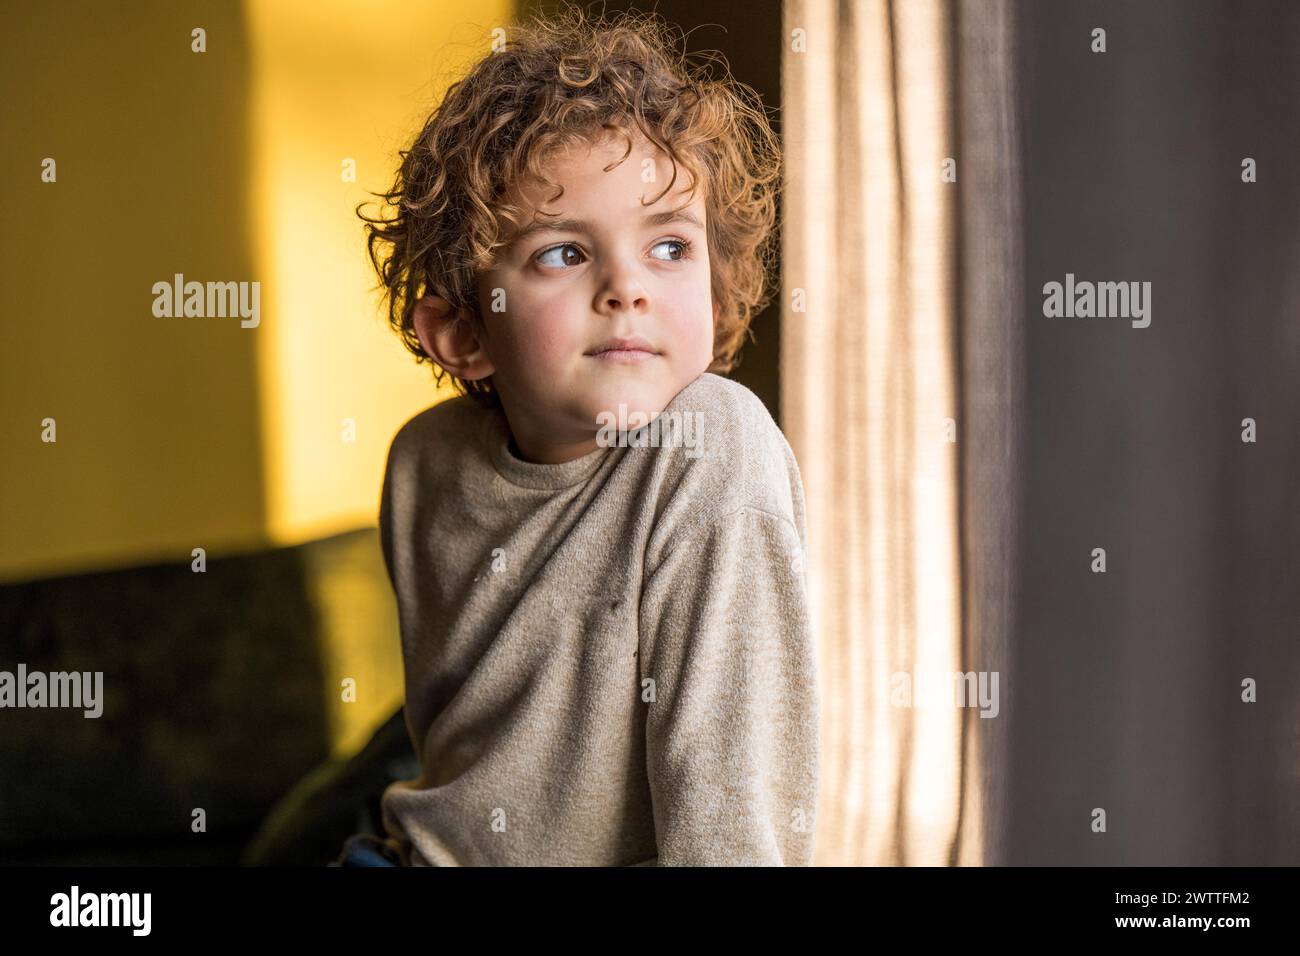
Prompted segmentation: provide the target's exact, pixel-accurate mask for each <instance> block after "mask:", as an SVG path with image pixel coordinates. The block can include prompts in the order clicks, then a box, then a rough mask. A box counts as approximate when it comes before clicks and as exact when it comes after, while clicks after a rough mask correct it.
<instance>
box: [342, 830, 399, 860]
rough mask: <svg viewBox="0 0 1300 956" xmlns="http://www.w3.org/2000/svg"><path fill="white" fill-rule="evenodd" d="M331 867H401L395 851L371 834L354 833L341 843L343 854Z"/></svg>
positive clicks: (388, 844)
mask: <svg viewBox="0 0 1300 956" xmlns="http://www.w3.org/2000/svg"><path fill="white" fill-rule="evenodd" d="M330 865H331V866H401V865H402V863H401V858H400V857H399V856H398V855H397V849H396V847H394V846H393V845H392V844H391V843H390V842H388V841H387V840H382V839H380V838H379V837H377V836H375V835H374V834H373V833H356V834H353V835H352V836H350V837H348V838H347V840H345V841H344V842H343V852H342V853H341V854H340V855H339V858H338V861H337V862H335V863H332V864H330Z"/></svg>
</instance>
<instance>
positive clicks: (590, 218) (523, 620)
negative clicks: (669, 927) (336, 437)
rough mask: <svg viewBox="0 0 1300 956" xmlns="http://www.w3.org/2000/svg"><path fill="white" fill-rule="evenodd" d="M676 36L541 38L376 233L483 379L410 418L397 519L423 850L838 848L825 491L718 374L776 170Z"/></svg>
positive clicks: (391, 276) (480, 68) (554, 861)
mask: <svg viewBox="0 0 1300 956" xmlns="http://www.w3.org/2000/svg"><path fill="white" fill-rule="evenodd" d="M672 51H673V46H672V43H671V38H670V35H669V34H668V32H667V30H666V27H665V25H664V24H663V23H662V21H659V20H658V19H657V18H655V17H653V16H635V17H629V16H627V15H623V16H620V17H617V18H616V19H614V20H612V21H611V20H604V19H601V20H596V21H591V20H588V19H587V18H586V17H585V16H583V15H582V14H581V13H575V12H573V11H570V13H568V14H566V16H565V18H564V19H562V20H558V21H542V22H538V23H534V24H530V25H528V26H527V27H523V28H519V29H518V30H517V31H516V32H515V33H514V34H513V36H512V37H511V40H510V42H509V43H508V44H506V45H505V46H504V48H502V49H500V50H499V51H497V52H494V53H491V54H489V55H488V56H487V57H485V58H484V59H483V60H482V61H481V62H479V63H478V64H477V65H476V66H475V67H474V68H473V70H472V71H471V72H470V73H469V75H468V76H467V77H466V78H465V79H464V80H463V81H461V82H459V83H457V84H455V85H454V86H452V88H451V89H450V90H449V91H448V93H447V95H446V98H445V100H444V101H443V103H442V104H441V106H440V107H439V108H438V110H436V111H435V112H434V114H433V115H432V116H431V117H430V119H429V120H428V122H427V123H426V125H425V127H424V129H423V130H422V131H421V132H420V134H419V136H418V137H417V138H416V140H415V143H414V144H413V145H412V146H411V148H410V149H409V150H404V151H403V153H402V155H403V162H402V166H401V169H400V171H399V174H398V177H397V181H396V184H395V185H394V188H393V189H392V190H391V191H390V192H389V193H387V194H385V196H384V198H385V199H386V201H387V202H388V204H389V205H390V206H391V207H392V208H393V209H394V210H395V216H394V217H393V218H391V219H384V220H381V219H368V218H367V220H366V221H367V222H368V223H369V224H370V225H369V226H368V232H369V248H370V256H371V260H372V262H373V263H374V264H375V267H376V269H377V270H378V272H379V275H380V276H381V279H382V281H383V284H384V286H385V287H386V291H387V297H388V304H389V317H390V321H391V322H392V324H393V326H394V328H395V329H396V330H397V331H398V332H399V334H400V335H401V336H402V338H403V340H404V342H405V343H406V345H407V346H408V348H410V350H411V351H412V352H413V353H414V354H415V355H416V356H418V357H419V358H420V359H421V360H423V359H430V360H432V361H433V362H434V363H436V366H437V368H438V371H437V376H438V380H439V381H441V376H442V375H443V374H450V375H451V376H452V381H453V384H454V387H456V388H457V390H458V391H459V392H461V393H462V394H460V395H459V396H458V397H456V398H453V399H450V400H448V401H445V402H442V403H440V404H438V405H435V406H433V407H432V408H429V409H427V410H425V411H423V412H421V413H420V414H418V415H416V416H415V417H414V418H412V419H411V420H410V421H409V422H407V423H406V424H405V425H404V426H403V427H402V428H401V429H400V431H399V432H398V434H397V436H396V437H395V438H394V440H393V442H392V446H391V448H390V451H389V456H388V463H387V472H386V475H385V478H384V487H383V496H382V502H381V505H380V530H381V540H382V544H383V551H384V559H385V562H386V564H387V568H388V573H389V576H390V578H391V580H392V584H393V588H394V591H395V592H396V595H397V603H398V609H399V614H400V621H401V638H402V650H403V658H404V663H405V679H406V720H407V727H408V730H409V732H410V734H411V739H412V741H413V743H414V745H415V749H416V752H417V753H418V754H419V755H420V759H421V765H422V768H423V769H422V773H421V774H420V776H419V777H418V778H417V779H415V780H409V781H401V782H398V783H394V784H393V785H391V786H390V787H389V788H388V789H387V790H386V791H385V793H384V797H383V804H382V806H383V817H384V826H385V828H386V829H387V831H388V833H389V840H388V843H389V846H390V847H392V848H394V849H396V850H397V851H398V854H399V856H400V862H401V863H402V864H403V865H413V866H457V865H468V866H480V865H521V864H522V865H590V866H626V865H656V864H657V865H660V866H664V865H682V864H688V865H689V864H733V865H783V864H784V865H793V864H798V865H806V864H809V863H810V862H811V860H812V852H813V835H814V819H815V813H816V803H817V784H818V780H817V768H818V692H817V676H816V669H815V653H814V647H813V642H812V638H811V634H810V628H809V617H808V602H807V596H806V590H805V582H804V575H803V563H802V556H803V553H804V549H805V546H806V532H805V526H804V501H803V489H802V485H801V484H800V479H799V469H798V466H797V464H796V463H795V459H794V456H793V454H792V453H791V451H790V447H789V445H788V444H787V443H786V441H785V438H784V436H783V435H782V434H781V432H780V430H779V428H778V427H777V426H776V424H775V422H774V421H773V420H772V418H771V416H770V415H769V414H768V412H767V410H766V409H765V407H764V406H763V404H762V402H760V401H759V400H758V398H757V397H756V396H755V395H754V394H753V393H751V392H750V391H749V390H747V389H746V388H744V387H743V386H741V385H739V384H737V383H735V382H732V381H730V380H728V379H725V378H722V377H720V376H719V375H718V374H716V373H717V372H725V371H728V370H730V369H731V368H732V367H733V366H734V364H735V361H736V356H737V353H738V351H739V348H740V345H741V343H742V340H743V338H744V336H745V333H746V331H747V329H748V325H749V321H750V318H751V317H752V315H753V314H754V312H755V311H756V310H757V308H759V307H760V306H761V305H762V304H763V302H764V301H765V289H766V279H767V273H768V269H767V266H768V263H767V254H768V253H770V239H771V233H772V225H773V220H774V211H775V196H774V192H775V189H776V183H777V181H778V177H779V169H780V165H779V152H778V147H777V145H776V140H775V137H774V135H773V133H772V131H771V128H770V127H769V126H768V123H767V120H766V117H765V116H764V114H763V112H762V107H761V106H754V105H752V104H751V103H750V102H749V101H748V100H747V99H746V98H745V97H746V96H747V88H744V87H740V86H738V85H737V84H735V83H734V81H732V80H731V79H730V77H727V78H725V79H724V80H722V81H715V80H712V79H710V78H708V77H703V76H701V75H700V74H699V73H698V72H696V71H694V70H692V69H688V68H687V67H686V66H685V65H684V60H683V58H682V57H680V56H677V55H675V54H674V53H673V52H672ZM363 218H366V217H364V216H363Z"/></svg>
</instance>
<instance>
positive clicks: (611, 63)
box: [356, 6, 781, 405]
mask: <svg viewBox="0 0 1300 956" xmlns="http://www.w3.org/2000/svg"><path fill="white" fill-rule="evenodd" d="M678 35H679V34H678V33H675V32H673V28H671V27H670V26H669V24H668V23H667V22H666V21H664V20H663V19H662V18H661V17H659V16H658V15H657V14H643V13H618V14H616V15H615V16H614V18H613V19H607V18H606V17H605V16H604V14H603V13H602V15H601V16H600V17H598V18H596V19H591V18H590V17H589V16H588V15H586V14H584V13H583V12H582V11H581V10H580V9H578V8H575V7H572V6H570V7H567V8H566V9H565V11H564V13H563V14H562V15H560V16H558V17H556V18H554V19H547V18H537V19H535V20H534V21H532V22H530V23H528V24H525V25H520V26H516V27H514V28H513V30H512V35H511V36H510V37H509V38H508V39H507V40H506V42H505V43H503V44H500V48H499V49H497V50H496V51H495V52H492V53H489V54H488V55H487V56H485V57H484V58H483V59H481V60H479V61H478V62H477V63H476V64H475V65H474V66H473V67H472V68H471V70H470V71H469V73H468V75H467V76H465V77H464V78H463V79H461V80H459V81H458V82H456V83H453V84H452V85H451V86H450V87H449V88H448V90H447V93H446V95H445V97H444V98H443V99H442V102H441V103H440V104H439V105H438V107H437V108H436V109H435V110H434V112H433V113H432V114H431V115H430V116H429V118H428V120H427V121H426V122H425V124H424V127H423V129H421V131H420V133H419V135H418V136H417V137H416V139H415V143H414V144H413V145H412V147H411V148H410V149H407V150H401V152H400V155H401V163H400V165H399V168H398V171H397V176H396V180H395V181H394V183H393V186H392V188H391V189H390V190H388V191H387V192H385V193H373V192H372V193H371V195H372V196H375V197H377V198H379V199H381V200H382V201H383V204H384V205H385V206H386V207H388V208H390V209H392V210H393V215H392V216H391V217H389V218H383V217H382V216H381V217H375V218H371V217H369V216H367V215H365V214H364V213H363V212H362V211H361V209H362V207H363V206H365V205H366V203H364V202H363V203H362V204H361V205H360V206H358V207H357V210H356V213H357V215H358V216H359V217H360V218H361V219H363V220H364V221H365V222H366V226H365V230H366V234H367V240H366V247H367V251H368V253H369V257H370V263H371V265H372V266H373V267H374V270H375V272H376V273H377V274H378V276H379V280H380V282H379V286H378V287H382V289H383V290H384V300H385V302H386V305H387V311H388V323H389V324H390V325H391V326H392V327H393V329H394V331H396V332H397V333H398V335H399V336H400V337H401V339H402V341H403V343H404V344H405V346H406V348H407V349H408V350H409V351H411V352H412V353H413V354H414V355H415V356H416V360H417V362H422V361H425V360H429V361H431V362H432V361H433V360H432V357H431V356H429V355H428V353H426V352H425V350H424V348H423V347H422V346H421V344H420V340H419V337H418V336H417V334H416V331H415V326H414V322H413V320H412V317H413V314H414V311H415V305H416V303H417V302H418V301H419V300H420V299H421V298H422V297H423V296H424V295H429V294H433V295H438V296H441V297H442V298H444V299H446V300H447V301H448V302H449V303H450V305H451V307H452V310H453V314H455V315H459V314H460V312H461V310H464V311H465V314H466V315H467V316H469V317H470V321H471V323H473V324H474V325H475V327H476V328H481V325H480V324H479V323H481V321H482V317H481V313H480V312H479V302H478V291H477V287H476V282H475V279H476V276H477V274H478V273H479V272H480V271H483V270H486V269H488V268H491V266H492V264H493V262H494V255H495V253H496V251H497V250H498V249H500V248H501V247H502V246H504V245H506V244H507V243H508V242H509V233H510V229H506V228H503V224H504V223H509V224H510V226H511V228H513V227H517V226H519V225H520V224H521V219H522V215H523V210H522V209H521V208H520V207H519V206H517V205H514V204H512V203H511V202H510V201H509V200H508V196H509V194H510V190H511V187H512V185H514V184H518V183H522V182H530V181H531V182H541V183H544V184H545V183H550V184H551V185H555V184H554V183H551V181H550V180H549V179H548V178H547V177H546V175H545V164H546V162H547V160H548V158H549V157H550V156H551V155H552V154H553V153H554V152H555V151H557V150H559V149H562V148H564V147H566V146H569V145H574V144H577V143H579V142H582V141H586V142H591V141H593V140H595V139H597V138H599V137H601V136H603V135H606V134H607V133H609V132H614V133H621V134H622V135H623V136H625V137H628V143H629V149H630V144H631V138H630V136H629V129H630V128H632V127H635V129H636V130H639V131H640V133H641V134H642V135H644V136H645V138H646V139H647V140H649V141H650V142H651V143H653V144H654V145H655V146H657V147H659V149H661V150H663V151H664V153H666V154H667V155H668V157H669V158H670V160H671V162H672V168H673V175H672V180H671V181H670V182H669V184H668V186H667V187H666V188H665V190H664V193H667V192H668V191H670V190H671V189H672V188H673V185H674V183H675V182H676V181H677V171H678V165H679V164H680V165H681V166H683V167H685V169H686V170H687V172H688V173H689V174H690V176H691V187H690V192H691V195H694V192H695V189H696V188H697V187H698V186H699V185H700V181H701V179H703V182H704V184H705V186H706V188H705V190H704V195H705V204H706V205H705V208H706V232H707V236H708V251H709V259H710V266H711V276H710V282H711V287H712V293H713V301H714V303H715V305H716V306H717V309H718V318H717V321H716V323H715V324H714V336H713V338H714V344H713V362H712V364H711V365H710V366H709V368H708V371H711V372H717V373H726V372H729V371H731V370H732V369H733V368H734V367H735V366H736V364H737V362H738V360H739V354H740V349H741V347H742V345H743V344H744V339H745V337H746V336H747V335H748V336H749V337H750V338H751V339H752V333H751V332H750V331H749V326H750V323H751V321H752V319H753V317H754V315H755V314H757V312H758V311H760V310H761V309H762V308H763V307H764V306H765V305H767V303H768V302H769V301H771V297H772V293H771V291H770V288H769V278H770V277H771V276H772V275H773V274H774V262H773V259H774V256H775V249H774V245H775V243H774V238H773V237H774V226H775V222H776V214H777V208H776V207H777V200H776V194H777V191H778V189H779V186H780V173H781V155H780V146H779V143H778V140H777V138H776V135H775V133H774V132H773V131H772V127H771V125H770V124H769V122H768V119H767V115H766V112H765V109H764V107H763V105H762V102H761V100H760V99H759V97H758V94H757V93H755V92H754V91H753V90H752V89H751V88H750V87H748V86H746V85H744V84H742V83H739V82H737V81H736V80H735V79H734V78H733V77H732V76H731V74H730V70H729V68H727V69H725V72H724V75H723V76H722V78H721V79H715V78H713V76H712V75H711V73H710V71H709V69H708V64H709V61H708V60H707V59H706V60H704V61H703V62H700V63H694V62H691V61H690V60H689V59H688V57H687V55H686V54H684V53H682V52H680V51H679V50H678V48H677V42H678ZM625 158H626V154H625ZM560 193H561V194H562V193H563V190H562V189H561V191H560ZM661 195H662V194H661ZM557 198H558V197H557ZM656 198H657V197H656ZM476 320H477V321H476ZM457 321H459V319H457ZM433 364H434V369H435V371H434V375H435V381H436V383H437V384H438V385H441V384H442V380H443V375H444V374H449V373H446V371H445V370H444V369H442V368H441V367H439V366H438V365H437V363H436V362H434V363H433ZM451 377H452V382H453V387H454V388H455V390H456V391H458V392H460V393H462V394H468V395H469V396H470V397H471V398H473V399H474V400H476V401H479V402H480V403H482V404H486V405H499V399H498V398H497V396H496V393H495V390H494V389H493V387H492V383H491V378H490V377H489V378H488V379H485V380H481V381H462V380H461V379H459V378H458V377H456V376H454V375H453V376H451Z"/></svg>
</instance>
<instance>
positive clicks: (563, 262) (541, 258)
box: [537, 242, 581, 268]
mask: <svg viewBox="0 0 1300 956" xmlns="http://www.w3.org/2000/svg"><path fill="white" fill-rule="evenodd" d="M565 249H573V250H574V251H575V252H576V251H577V250H578V247H577V246H575V245H574V244H573V243H571V242H566V243H564V244H563V245H560V246H552V247H551V248H549V249H544V250H543V251H541V252H539V253H538V254H537V261H538V262H540V263H541V264H542V265H544V266H551V267H556V268H563V267H564V266H576V265H577V264H578V263H577V262H574V261H572V260H571V259H569V258H567V257H566V256H564V254H563V253H564V250H565ZM557 252H558V253H560V254H561V255H560V257H559V259H555V258H554V257H553V258H552V259H551V260H550V261H549V262H547V261H546V257H547V256H551V255H552V254H553V253H557ZM579 254H581V253H579Z"/></svg>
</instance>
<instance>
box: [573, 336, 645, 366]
mask: <svg viewBox="0 0 1300 956" xmlns="http://www.w3.org/2000/svg"><path fill="white" fill-rule="evenodd" d="M586 354H587V355H589V356H590V357H592V358H595V359H599V360H601V361H603V362H620V363H628V362H644V361H646V360H647V359H651V358H654V357H655V356H656V355H658V354H659V351H658V350H657V349H656V348H655V347H654V346H653V345H651V344H650V343H649V342H647V341H646V340H645V339H643V338H641V336H639V335H632V336H626V337H624V336H619V337H617V338H612V339H606V340H605V341H604V342H601V343H600V344H599V345H597V346H596V347H595V348H593V349H591V350H590V351H588V352H587V353H586Z"/></svg>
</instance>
